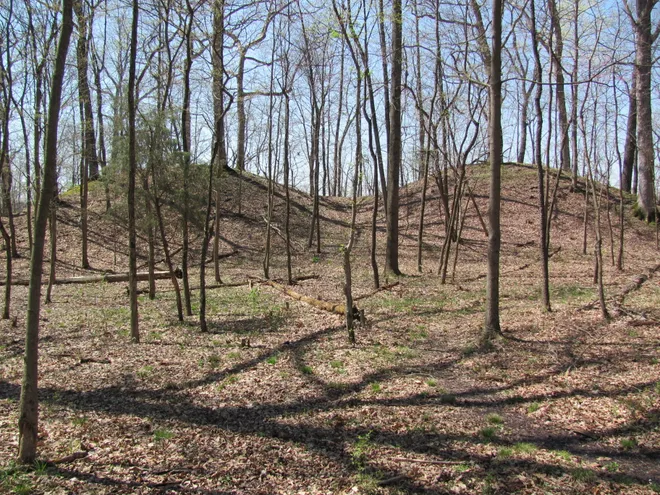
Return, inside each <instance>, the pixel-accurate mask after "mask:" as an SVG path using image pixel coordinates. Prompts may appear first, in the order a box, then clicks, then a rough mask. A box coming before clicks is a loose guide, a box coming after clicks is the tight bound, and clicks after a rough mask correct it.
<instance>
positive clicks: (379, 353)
mask: <svg viewBox="0 0 660 495" xmlns="http://www.w3.org/2000/svg"><path fill="white" fill-rule="evenodd" d="M373 353H374V355H375V357H377V358H380V359H383V360H385V361H394V358H395V357H396V354H395V353H394V352H393V351H392V350H391V349H390V348H389V347H387V346H384V345H381V344H376V345H375V346H374V347H373Z"/></svg>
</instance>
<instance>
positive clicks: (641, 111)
mask: <svg viewBox="0 0 660 495" xmlns="http://www.w3.org/2000/svg"><path fill="white" fill-rule="evenodd" d="M655 3H656V0H637V17H638V18H637V23H636V29H635V31H636V35H637V36H636V41H637V56H636V66H637V119H638V122H637V149H638V153H639V154H638V158H637V159H638V161H637V169H638V170H637V173H638V181H639V183H638V186H639V191H638V194H637V211H638V215H639V216H640V217H641V218H642V219H643V220H646V221H647V222H652V221H653V220H654V219H655V216H656V206H655V201H654V198H655V184H654V177H653V176H654V154H655V153H654V148H653V118H652V115H651V68H652V65H653V59H652V56H653V54H652V51H653V35H652V34H651V11H652V10H653V6H654V5H655Z"/></svg>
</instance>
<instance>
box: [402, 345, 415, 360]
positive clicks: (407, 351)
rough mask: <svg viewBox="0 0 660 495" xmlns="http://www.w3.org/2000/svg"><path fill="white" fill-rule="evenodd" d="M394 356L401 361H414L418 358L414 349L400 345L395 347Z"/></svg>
mask: <svg viewBox="0 0 660 495" xmlns="http://www.w3.org/2000/svg"><path fill="white" fill-rule="evenodd" d="M396 354H397V355H398V356H400V357H401V358H403V359H414V358H416V357H417V356H419V353H418V352H417V351H415V350H414V349H411V348H410V347H406V346H402V345H401V346H397V347H396Z"/></svg>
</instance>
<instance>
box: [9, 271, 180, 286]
mask: <svg viewBox="0 0 660 495" xmlns="http://www.w3.org/2000/svg"><path fill="white" fill-rule="evenodd" d="M174 273H175V275H176V277H177V278H181V277H182V274H181V270H180V269H178V268H177V270H176V271H175V272H174ZM169 278H170V272H169V271H163V272H155V273H154V279H156V280H169ZM137 279H138V282H144V281H145V280H149V272H142V273H138V274H137ZM98 282H107V283H113V282H128V273H106V274H104V275H85V276H82V277H63V278H58V279H56V280H55V285H66V284H95V283H98ZM47 283H48V280H44V281H42V284H44V285H45V284H47ZM11 284H12V285H25V286H28V285H30V281H29V280H12V282H11ZM0 285H5V281H4V280H2V281H0Z"/></svg>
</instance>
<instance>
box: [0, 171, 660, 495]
mask: <svg viewBox="0 0 660 495" xmlns="http://www.w3.org/2000/svg"><path fill="white" fill-rule="evenodd" d="M469 178H470V184H471V187H472V190H473V191H474V192H475V195H476V200H477V201H476V203H477V204H478V205H479V209H480V210H481V212H482V213H485V211H486V201H487V199H486V191H487V170H486V169H485V168H482V167H474V168H473V169H471V170H470V174H469ZM238 180H239V179H238V178H237V177H235V176H230V177H228V178H227V180H226V181H225V182H224V183H223V184H225V185H226V188H227V195H226V198H225V199H226V201H225V202H224V205H223V208H225V209H224V210H223V211H222V222H221V236H222V237H221V239H222V245H221V249H222V252H223V253H232V252H233V251H234V250H236V251H238V252H237V254H234V255H231V256H228V257H227V258H225V259H223V260H222V262H221V270H222V280H223V282H225V283H229V282H244V281H246V280H247V277H253V280H254V283H253V284H250V285H248V284H247V283H246V284H245V285H242V286H235V287H219V288H213V289H210V290H209V291H208V298H209V300H208V315H209V325H210V331H209V332H208V333H201V332H200V331H199V326H198V324H197V318H196V316H190V317H187V318H186V319H185V321H184V322H183V323H181V322H179V321H178V320H177V318H176V309H175V299H174V293H173V292H172V289H171V285H170V283H169V281H159V282H158V293H157V296H156V298H155V299H154V300H149V298H148V296H147V295H146V294H144V295H141V296H140V300H139V310H140V332H141V339H142V342H141V343H140V344H132V343H131V342H130V338H129V309H128V297H127V287H126V284H124V283H98V284H85V285H58V286H56V287H55V290H54V293H53V302H52V303H51V304H48V305H44V306H42V312H41V334H40V337H41V340H40V361H39V370H40V374H39V388H40V404H41V406H40V418H39V420H40V426H39V435H40V443H39V459H40V461H39V462H37V463H36V464H35V466H34V467H32V468H30V469H26V468H23V467H20V466H19V465H17V464H16V463H15V461H14V459H15V456H16V453H17V446H18V436H17V433H18V428H17V422H18V401H19V395H20V383H21V377H22V363H23V357H22V354H23V347H24V328H25V306H26V298H27V288H26V287H21V286H15V287H13V292H12V315H14V316H15V317H16V325H13V324H12V321H11V320H9V321H0V492H7V493H54V494H59V493H62V494H64V493H67V494H68V493H80V494H82V493H85V494H88V493H94V494H106V493H108V494H109V493H140V494H146V493H199V494H225V493H226V494H348V493H350V494H360V493H364V494H366V493H384V494H403V493H428V494H434V493H437V494H444V493H447V494H450V493H451V494H456V493H465V494H474V493H484V494H491V493H492V494H495V493H502V494H504V493H520V494H533V493H557V494H559V493H576V494H580V493H594V494H595V493H598V494H616V493H626V494H647V493H658V492H660V462H659V461H660V364H659V363H660V271H656V272H655V276H653V274H652V273H651V272H652V271H653V270H655V269H657V268H658V264H659V263H660V261H659V260H660V256H659V255H658V250H657V248H656V244H655V242H656V241H655V231H654V229H653V227H652V226H648V225H646V224H643V223H642V222H639V221H638V220H636V219H634V218H633V217H632V216H631V215H630V214H629V211H628V209H626V217H625V230H626V233H625V247H626V255H625V269H624V270H623V271H622V272H619V271H617V270H616V268H615V267H613V266H612V264H611V262H610V231H609V227H608V222H607V217H606V211H605V210H603V219H602V222H601V223H602V229H603V234H604V239H605V242H604V244H603V247H604V254H603V257H604V260H605V267H604V271H605V291H606V297H607V301H608V304H609V309H610V310H611V312H612V315H613V318H612V319H611V320H610V321H609V322H606V321H604V320H602V318H601V316H600V312H599V308H598V305H593V304H590V303H592V302H594V301H596V300H597V291H596V288H595V286H594V285H593V283H592V273H593V254H592V252H591V251H592V249H593V248H592V246H593V240H594V239H593V238H594V235H593V218H590V226H589V229H588V235H589V240H588V246H589V249H588V254H582V211H583V204H584V196H583V195H581V194H579V193H574V192H570V191H569V188H568V183H567V182H566V181H561V184H562V186H561V189H560V191H559V194H558V211H557V215H556V218H555V219H554V221H553V224H552V225H553V227H552V229H553V230H552V242H551V252H554V253H555V254H554V255H553V256H552V258H551V262H550V273H551V295H552V306H553V311H552V312H550V313H546V312H543V311H542V309H541V300H540V299H541V298H540V294H541V291H540V263H539V248H538V234H537V225H538V213H537V208H536V206H535V205H536V202H537V201H536V194H537V192H536V189H535V187H534V184H535V183H536V182H535V175H534V171H533V170H532V169H531V168H529V167H522V166H513V165H510V166H509V165H507V166H506V167H505V169H504V170H503V180H504V188H503V211H502V222H503V234H502V238H503V246H502V267H501V272H502V281H501V321H502V328H503V337H501V338H498V339H497V340H496V341H495V342H494V343H493V344H492V346H489V347H488V348H483V347H480V345H479V342H480V333H481V329H482V326H483V320H484V307H485V273H486V237H485V235H484V233H483V231H482V229H481V227H480V224H479V222H478V219H477V215H476V213H475V211H474V209H473V208H472V207H471V209H470V210H469V212H468V215H467V221H466V227H465V230H464V241H463V242H462V243H461V244H460V251H459V255H458V261H457V264H456V273H455V275H454V276H453V277H452V273H451V271H452V270H451V269H450V272H449V277H448V281H447V284H441V280H440V277H439V276H438V275H436V270H437V264H438V261H437V260H438V258H439V252H440V248H441V243H442V240H443V239H444V236H443V232H444V230H443V229H444V227H443V224H442V216H441V215H440V213H439V207H438V204H439V203H438V190H437V188H436V187H435V186H433V187H431V186H429V196H430V198H429V204H428V207H427V215H426V218H425V226H426V227H425V228H426V230H425V235H424V241H425V244H424V249H423V253H424V268H423V273H418V272H417V262H416V250H417V228H418V227H417V225H418V222H419V220H418V217H419V202H420V189H421V186H420V184H419V183H415V184H413V185H411V186H409V187H407V188H405V189H403V190H402V194H403V196H402V210H401V234H402V235H401V268H402V271H403V272H404V274H405V275H403V276H401V277H398V278H394V277H391V276H390V277H385V276H384V275H383V274H382V273H381V283H383V284H385V283H389V284H392V283H394V282H398V284H397V285H395V286H393V287H391V288H390V289H389V290H383V291H381V292H378V293H377V294H372V295H371V296H370V297H365V298H363V299H360V300H358V301H357V304H358V306H359V308H360V309H364V310H365V314H366V319H367V322H366V325H364V326H361V327H358V328H357V330H356V332H357V344H356V345H350V344H349V343H348V339H347V333H346V330H345V328H344V327H343V321H342V317H340V316H338V315H335V314H332V313H326V312H323V311H320V310H317V309H315V308H313V307H311V306H309V305H306V304H305V303H303V302H300V301H297V300H294V299H292V298H289V297H288V296H285V295H283V294H281V293H280V292H279V291H278V290H277V289H275V288H273V287H271V286H268V285H265V284H261V283H259V281H258V279H259V278H260V277H262V276H263V272H262V269H261V263H262V256H263V241H264V221H263V218H262V215H263V212H264V209H263V204H262V203H264V202H265V194H264V192H263V189H264V186H263V182H261V181H260V180H259V179H257V178H254V177H252V178H250V177H245V178H244V185H243V187H242V193H241V194H242V198H243V199H242V201H243V203H244V204H243V205H242V212H241V214H240V215H239V214H238V213H237V196H236V190H237V188H236V183H237V181H238ZM93 189H94V188H93ZM96 189H97V190H96V191H94V190H93V191H92V193H91V197H92V198H93V202H92V212H93V213H92V215H91V217H90V229H91V232H90V241H91V245H90V262H91V264H92V267H93V272H100V271H106V270H113V271H116V272H120V271H123V270H125V269H126V264H127V258H126V233H125V232H126V231H125V227H124V225H123V223H122V220H121V219H122V218H124V217H123V216H122V215H121V211H120V209H121V207H120V206H117V207H116V208H117V211H114V214H104V213H103V197H102V194H101V192H99V191H101V190H102V188H98V187H97V188H96ZM612 194H613V201H612V204H611V223H612V224H613V237H614V238H615V239H616V238H617V235H618V214H617V213H616V205H615V203H616V201H615V200H616V199H617V198H616V193H615V192H612ZM293 199H294V201H295V205H294V208H292V215H293V219H292V232H293V235H294V241H293V243H292V247H293V249H294V257H293V266H294V272H295V273H296V274H316V275H318V276H319V277H318V278H317V279H310V280H305V281H301V282H300V283H299V284H297V285H296V286H295V287H293V289H294V290H295V291H297V292H301V293H304V294H306V295H309V296H311V297H320V298H323V299H325V300H329V301H338V302H340V301H341V300H342V281H343V272H342V265H341V256H342V255H341V253H340V246H341V245H342V244H343V243H345V242H347V239H348V229H347V224H346V222H347V221H348V219H349V218H350V202H348V201H347V200H345V199H338V198H324V199H323V200H322V201H321V205H322V210H321V212H322V216H323V218H322V222H321V233H322V246H321V250H320V251H321V252H320V253H317V252H316V249H315V247H314V248H312V249H309V250H308V249H307V248H306V243H307V228H308V224H309V221H310V207H311V201H310V199H309V198H308V197H307V196H306V195H304V194H303V193H297V194H295V195H294V197H293ZM62 201H63V203H62V205H61V206H60V209H59V218H60V223H59V236H58V245H59V253H58V256H59V262H58V276H65V275H76V274H79V275H82V274H89V273H91V272H90V271H85V270H81V269H79V268H76V266H79V265H80V231H79V227H78V222H77V215H79V211H78V209H77V208H78V206H77V194H76V191H72V192H70V193H67V194H64V195H63V200H62ZM259 202H261V203H259ZM359 204H360V215H359V222H360V230H359V235H358V237H359V242H358V244H357V248H356V251H355V253H354V257H353V276H354V294H355V295H357V296H359V295H368V294H370V293H371V292H372V290H373V279H372V272H371V268H370V264H369V257H368V255H369V249H368V248H369V244H368V243H369V240H370V234H369V229H370V218H371V212H372V211H373V210H372V203H371V199H370V198H363V199H362V200H360V203H359ZM628 206H629V205H628ZM275 218H276V221H277V226H278V228H280V229H281V228H282V224H283V220H282V219H283V203H282V201H281V199H278V200H277V202H276V208H275ZM17 221H18V227H19V241H20V242H19V250H20V252H21V253H22V254H24V256H23V258H21V259H19V260H16V263H15V266H16V273H15V277H26V276H27V271H28V269H27V267H28V260H27V259H26V258H27V233H26V229H25V218H24V217H20V218H18V219H17ZM21 222H22V223H21ZM168 229H169V232H170V234H171V236H172V248H173V249H176V248H177V247H178V243H177V242H176V237H175V236H176V233H177V232H178V226H177V224H176V221H174V220H172V221H171V223H170V224H168ZM378 235H379V243H380V244H379V248H378V254H379V260H381V261H382V258H383V256H382V254H383V252H384V248H383V246H384V218H383V215H382V211H381V212H380V216H379V234H378ZM195 236H197V234H194V235H193V237H194V238H195V239H197V238H198V237H195ZM273 239H274V240H273V243H274V250H275V255H274V257H273V259H272V263H271V265H272V267H271V276H275V277H284V274H285V268H284V267H285V263H284V257H283V242H282V240H281V239H280V238H279V236H277V235H275V236H274V238H273ZM617 246H618V245H617V242H616V240H615V242H614V250H615V252H616V248H617ZM141 249H142V250H141V255H142V258H141V260H140V263H141V264H143V266H144V263H145V261H146V260H145V259H144V256H145V254H146V246H145V244H144V242H143V241H141ZM198 253H199V246H196V247H195V249H194V250H193V253H192V258H191V259H192V260H196V259H198V258H199V255H198ZM4 256H5V254H4V253H0V265H1V266H2V270H4ZM179 259H180V255H177V260H179ZM381 264H382V263H381ZM160 268H161V269H163V268H164V267H163V266H162V265H160ZM46 271H47V270H46ZM3 273H4V272H3ZM650 273H651V276H650V277H649V278H648V280H646V281H645V282H644V283H643V284H642V285H641V286H640V288H639V289H638V290H634V291H632V292H630V293H629V294H627V295H626V297H625V298H617V296H619V295H620V294H622V292H623V291H624V290H625V288H626V287H628V286H629V285H630V284H631V283H632V282H633V281H634V280H635V279H636V277H638V276H639V275H641V274H646V275H649V274H650ZM198 276H199V274H198V271H194V270H193V272H192V277H193V279H192V281H191V285H193V286H195V285H197V283H198ZM209 277H210V278H212V267H211V269H210V271H209V274H208V275H207V280H208V279H209ZM0 278H3V277H0ZM140 287H141V288H144V287H146V283H141V284H140ZM197 297H198V291H196V290H195V291H193V294H192V309H193V312H194V313H196V310H197Z"/></svg>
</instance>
